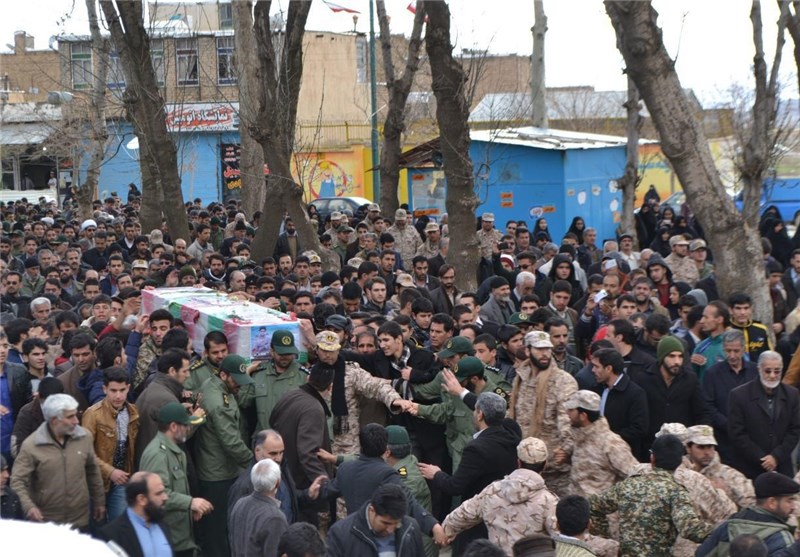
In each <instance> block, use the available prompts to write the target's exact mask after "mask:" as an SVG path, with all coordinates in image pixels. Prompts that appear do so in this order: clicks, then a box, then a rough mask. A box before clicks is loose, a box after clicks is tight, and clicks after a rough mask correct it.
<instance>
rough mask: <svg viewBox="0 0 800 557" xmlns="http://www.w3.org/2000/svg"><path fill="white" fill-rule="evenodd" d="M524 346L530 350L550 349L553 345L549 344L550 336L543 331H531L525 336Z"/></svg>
mask: <svg viewBox="0 0 800 557" xmlns="http://www.w3.org/2000/svg"><path fill="white" fill-rule="evenodd" d="M525 346H529V347H531V348H552V347H553V343H552V342H550V335H549V334H547V333H545V332H544V331H531V332H529V333H528V334H526V335H525Z"/></svg>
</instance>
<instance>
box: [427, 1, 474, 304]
mask: <svg viewBox="0 0 800 557" xmlns="http://www.w3.org/2000/svg"><path fill="white" fill-rule="evenodd" d="M424 4H425V13H426V14H427V15H428V24H427V30H426V32H425V48H426V50H427V52H428V59H429V60H430V65H431V88H432V89H433V93H434V95H435V96H436V119H437V121H438V124H439V134H440V137H441V149H442V159H443V163H444V174H445V177H446V178H447V199H446V201H445V203H446V206H447V215H448V217H449V226H450V247H449V253H448V257H447V261H448V262H450V263H451V264H452V265H453V266H455V268H456V283H457V285H458V287H459V288H460V289H462V290H474V289H475V287H476V283H477V276H476V272H475V271H476V269H477V268H478V260H479V255H480V254H479V251H478V239H477V236H476V234H475V209H476V208H477V206H478V199H477V197H476V196H475V190H474V184H473V176H472V159H471V158H470V156H469V143H470V138H469V125H468V123H467V119H468V117H469V103H468V102H467V99H466V94H465V90H464V87H465V84H466V82H467V78H466V76H465V74H464V69H463V68H462V67H461V64H459V62H458V61H457V60H455V59H454V58H453V45H452V43H451V42H450V8H449V7H448V6H447V4H446V3H445V2H440V1H432V0H428V1H426V2H424Z"/></svg>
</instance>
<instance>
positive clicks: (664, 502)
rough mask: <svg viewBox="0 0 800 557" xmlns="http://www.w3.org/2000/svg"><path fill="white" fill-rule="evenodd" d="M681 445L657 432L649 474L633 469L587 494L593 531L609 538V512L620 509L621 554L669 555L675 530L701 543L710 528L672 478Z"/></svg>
mask: <svg viewBox="0 0 800 557" xmlns="http://www.w3.org/2000/svg"><path fill="white" fill-rule="evenodd" d="M683 451H684V449H683V443H681V441H680V440H679V439H678V438H677V437H675V436H674V435H662V436H660V437H659V438H657V439H656V440H655V442H654V443H653V446H652V449H651V453H650V464H651V466H652V471H651V472H650V473H635V474H634V475H633V476H631V477H629V478H628V479H626V480H623V481H621V482H619V483H618V484H616V485H614V486H613V487H612V488H610V489H608V490H606V491H604V492H603V493H599V494H597V495H592V496H591V498H590V499H589V502H590V503H591V505H592V526H591V528H592V532H593V533H595V534H598V535H600V536H604V537H608V535H609V528H608V515H609V514H611V513H614V512H619V517H620V524H624V525H625V528H622V529H621V530H620V554H621V555H622V556H623V557H640V556H643V555H647V556H648V557H668V556H669V555H671V549H672V544H673V543H674V542H675V538H676V537H677V536H678V533H680V534H681V535H682V536H684V537H686V538H688V539H691V540H692V541H696V542H701V541H703V539H704V538H705V537H706V536H707V535H708V533H709V532H710V531H711V527H710V525H708V524H706V523H704V522H703V521H702V520H700V519H699V518H698V517H697V515H696V514H695V512H694V510H693V509H692V503H691V501H690V499H689V495H688V493H687V492H686V489H684V488H683V487H682V486H680V485H679V484H678V483H677V482H676V481H675V477H674V472H675V469H676V468H677V467H678V466H680V464H681V459H682V458H683Z"/></svg>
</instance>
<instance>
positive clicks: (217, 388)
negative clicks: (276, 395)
mask: <svg viewBox="0 0 800 557" xmlns="http://www.w3.org/2000/svg"><path fill="white" fill-rule="evenodd" d="M246 369H247V366H246V364H245V361H244V358H242V357H241V356H238V355H236V354H230V355H228V356H226V357H225V359H224V360H222V364H221V365H220V369H219V375H217V376H214V377H210V378H208V379H206V381H205V382H204V383H203V384H202V385H201V386H200V393H201V395H202V400H201V405H202V407H203V409H204V410H205V411H206V420H207V421H206V426H205V427H202V428H200V429H199V430H198V431H197V435H196V436H195V440H196V443H195V448H196V451H197V462H196V466H197V476H198V477H199V479H200V494H201V495H202V496H203V497H204V498H205V499H207V500H208V501H210V502H211V504H212V505H213V506H214V510H213V511H212V512H211V514H209V515H208V516H206V517H205V518H204V519H203V524H202V526H201V529H200V532H201V533H202V537H201V538H202V540H201V544H200V545H201V547H202V548H203V551H204V552H205V553H208V554H209V555H215V556H220V557H227V555H229V549H228V524H227V516H228V490H229V489H230V487H231V486H232V485H233V484H234V482H235V481H236V478H237V477H238V476H239V474H240V473H241V472H242V470H244V469H245V468H247V466H249V465H250V460H251V459H252V458H253V453H251V452H250V449H249V448H248V446H247V444H246V443H245V442H244V440H243V439H242V434H241V415H240V413H239V405H238V404H237V403H236V399H235V398H234V397H235V396H236V395H237V394H238V393H239V389H240V388H241V387H246V386H247V385H252V384H253V379H252V378H251V377H250V376H249V375H247V371H246Z"/></svg>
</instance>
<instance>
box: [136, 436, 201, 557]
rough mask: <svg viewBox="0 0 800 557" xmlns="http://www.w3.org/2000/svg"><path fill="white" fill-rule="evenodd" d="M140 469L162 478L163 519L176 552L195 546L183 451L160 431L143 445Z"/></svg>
mask: <svg viewBox="0 0 800 557" xmlns="http://www.w3.org/2000/svg"><path fill="white" fill-rule="evenodd" d="M139 468H140V469H141V470H147V471H148V472H153V473H155V474H158V475H159V476H160V477H161V481H162V482H164V487H165V488H166V490H167V495H169V499H167V503H166V504H165V505H164V511H166V515H165V516H164V522H165V523H166V524H167V526H168V527H169V534H170V535H169V538H170V541H171V542H172V549H174V550H175V551H191V550H194V549H196V548H197V545H196V544H195V543H194V536H193V535H192V511H191V505H192V496H191V494H190V493H189V477H188V475H187V467H186V454H185V453H184V452H183V451H182V450H181V448H180V447H178V445H176V444H175V443H174V442H172V441H171V440H170V439H169V438H168V437H166V436H165V435H164V434H163V433H161V432H159V433H157V434H156V436H155V437H154V438H153V440H152V441H150V443H149V444H148V445H147V448H145V450H144V453H142V460H141V462H140V464H139Z"/></svg>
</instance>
